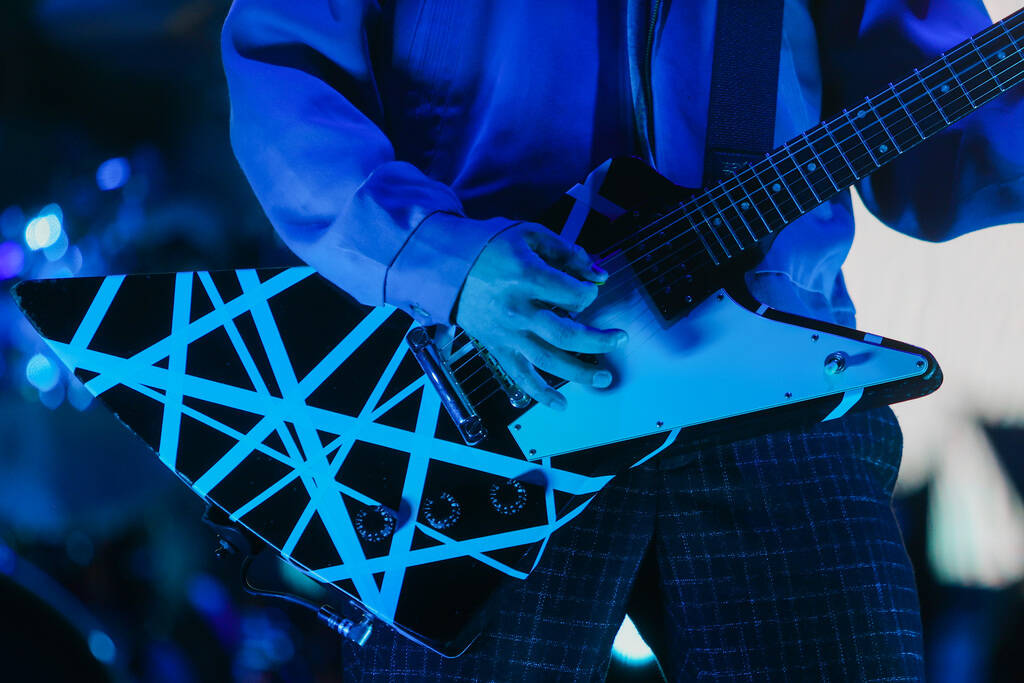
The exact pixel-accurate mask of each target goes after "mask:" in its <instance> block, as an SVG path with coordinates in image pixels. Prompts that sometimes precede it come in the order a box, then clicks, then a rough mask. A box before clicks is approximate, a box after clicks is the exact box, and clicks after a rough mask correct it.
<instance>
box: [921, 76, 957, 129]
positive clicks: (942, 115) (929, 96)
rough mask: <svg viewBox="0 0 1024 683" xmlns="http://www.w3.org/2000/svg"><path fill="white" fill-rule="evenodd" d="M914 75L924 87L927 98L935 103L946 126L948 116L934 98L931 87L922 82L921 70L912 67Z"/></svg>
mask: <svg viewBox="0 0 1024 683" xmlns="http://www.w3.org/2000/svg"><path fill="white" fill-rule="evenodd" d="M914 75H915V76H917V80H918V81H920V82H921V87H922V88H924V91H925V92H926V93H928V98H929V99H930V100H931V101H932V104H934V105H935V108H936V109H938V111H939V115H940V116H941V117H942V120H943V121H945V122H946V125H947V126H948V125H949V117H947V116H946V112H945V111H943V109H942V105H940V104H939V101H938V100H937V99H935V95H933V94H932V89H931V88H929V87H928V84H927V83H925V82H924V79H923V78H921V72H920V71H918V70H917V69H914Z"/></svg>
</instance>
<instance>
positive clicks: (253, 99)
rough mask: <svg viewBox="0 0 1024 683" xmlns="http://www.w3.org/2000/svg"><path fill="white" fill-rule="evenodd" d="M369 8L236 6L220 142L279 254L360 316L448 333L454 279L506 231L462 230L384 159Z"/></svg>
mask: <svg viewBox="0 0 1024 683" xmlns="http://www.w3.org/2000/svg"><path fill="white" fill-rule="evenodd" d="M378 14H379V8H378V6H377V2H376V1H375V0H345V1H344V2H341V1H338V0H236V2H235V3H234V4H233V6H232V8H231V11H230V12H229V13H228V17H227V20H226V22H225V25H224V29H223V32H222V36H221V49H222V55H223V60H224V70H225V73H226V76H227V82H228V91H229V95H230V99H231V144H232V147H233V148H234V151H235V155H236V156H237V158H238V161H239V163H240V165H241V167H242V170H243V171H244V172H245V174H246V177H247V178H248V180H249V183H250V184H251V185H252V187H253V190H254V191H255V193H256V196H257V198H258V199H259V201H260V203H261V205H262V206H263V209H264V211H265V212H266V213H267V216H268V217H269V219H270V221H271V223H272V224H273V225H274V227H275V229H276V230H277V231H278V233H279V234H280V235H281V237H282V239H283V240H284V242H285V243H286V244H287V245H288V247H289V248H290V249H291V250H292V251H293V252H295V254H296V255H297V256H298V257H299V258H301V259H302V260H303V261H305V262H306V263H308V264H309V265H311V266H312V267H314V268H315V269H316V270H318V271H319V272H320V273H321V274H322V275H323V276H324V277H326V278H327V279H328V280H330V281H331V282H333V283H334V284H336V285H338V286H339V287H341V288H342V289H344V290H345V291H346V292H348V293H349V294H351V295H352V296H354V297H355V298H356V299H358V300H359V301H360V302H362V303H364V304H370V305H374V306H379V305H381V304H383V303H385V302H386V303H389V304H392V305H395V306H398V307H400V308H403V309H405V310H406V311H408V312H410V313H412V314H413V315H414V316H415V317H416V318H417V319H418V320H420V322H423V323H425V324H426V323H442V324H447V323H450V322H451V318H452V315H453V311H452V309H453V306H454V304H455V302H456V299H457V297H458V295H459V292H460V289H461V286H462V283H463V282H464V281H465V278H466V275H467V273H468V271H469V269H470V268H471V266H472V265H473V262H474V261H475V260H476V258H477V256H478V255H479V253H480V252H481V251H482V250H483V248H484V246H485V245H486V244H487V242H488V241H489V240H490V239H491V238H492V237H493V236H494V235H496V234H497V233H498V232H500V231H501V230H503V229H504V228H506V227H508V226H510V225H511V224H512V223H513V221H511V220H507V219H502V218H495V219H490V220H472V219H469V218H467V217H466V216H465V215H464V213H463V209H462V204H461V202H460V201H459V199H458V197H457V196H456V195H455V193H454V192H453V190H452V189H451V188H450V187H448V186H447V185H445V184H443V183H441V182H438V181H435V180H433V179H431V178H429V177H427V176H426V175H425V174H424V173H422V172H421V171H420V170H419V169H418V168H416V167H415V166H413V165H412V164H409V163H407V162H403V161H400V160H398V159H396V158H395V151H394V148H393V146H392V144H391V142H390V141H389V140H388V137H387V135H386V134H385V133H384V132H383V130H382V129H381V121H382V120H383V112H382V106H381V102H380V97H379V95H378V90H377V85H376V82H375V79H374V75H373V71H372V68H371V61H370V41H369V38H368V35H369V32H368V26H371V25H372V22H373V21H374V20H375V19H376V17H377V15H378Z"/></svg>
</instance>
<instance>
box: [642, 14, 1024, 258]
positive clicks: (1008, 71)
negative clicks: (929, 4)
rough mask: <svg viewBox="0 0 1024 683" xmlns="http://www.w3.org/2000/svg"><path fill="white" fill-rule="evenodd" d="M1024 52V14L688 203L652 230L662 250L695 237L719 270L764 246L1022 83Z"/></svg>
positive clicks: (996, 25) (891, 86) (783, 147)
mask: <svg viewBox="0 0 1024 683" xmlns="http://www.w3.org/2000/svg"><path fill="white" fill-rule="evenodd" d="M1022 49H1024V10H1021V11H1018V12H1016V13H1014V14H1012V15H1010V16H1009V17H1007V18H1006V19H1004V20H1003V21H1000V22H998V23H996V24H994V25H992V26H990V27H988V28H987V29H985V30H983V31H981V32H980V33H978V34H977V35H975V36H973V37H972V38H969V39H968V40H966V41H964V42H963V43H960V44H959V45H957V46H956V47H954V48H952V49H951V50H949V51H947V52H945V53H943V54H942V55H941V56H940V57H939V58H938V59H936V60H934V61H933V62H931V63H930V64H928V65H927V66H925V67H923V68H921V69H917V70H915V71H914V73H913V74H911V75H910V76H908V77H907V78H904V79H903V80H901V81H899V82H898V83H890V84H889V86H888V87H886V88H885V89H884V90H882V91H881V92H879V93H876V94H874V95H872V96H870V97H866V98H865V99H864V100H863V101H862V102H860V103H859V104H858V105H856V106H854V107H851V108H850V109H847V110H843V112H842V113H841V114H839V115H838V116H836V117H834V118H832V119H830V120H828V121H824V122H822V123H819V124H818V125H816V126H814V127H813V128H811V129H810V130H808V131H806V132H805V133H803V134H802V135H800V136H798V137H796V138H794V139H792V140H790V141H789V142H787V143H786V144H785V145H783V146H782V147H780V148H778V149H776V150H775V151H773V152H771V153H769V154H767V155H766V156H765V157H764V159H762V160H760V161H757V162H755V163H752V164H750V165H749V166H747V167H745V168H744V169H742V170H741V171H739V172H738V173H737V174H735V175H733V176H731V177H730V178H728V179H727V180H725V181H723V182H722V183H720V184H719V185H717V186H715V187H712V188H710V189H707V190H705V191H703V192H701V193H698V194H697V195H695V196H693V197H692V198H690V199H688V200H687V201H686V202H685V203H684V204H682V205H681V206H680V207H679V208H678V209H676V210H675V211H672V212H670V213H669V214H667V215H665V216H663V217H662V218H661V219H659V221H656V222H655V223H654V224H651V225H650V226H648V228H653V229H656V230H658V231H659V232H661V233H662V234H663V237H662V238H661V239H657V240H656V241H657V242H658V251H659V252H661V253H662V254H666V253H668V252H671V251H673V250H675V249H678V247H677V246H675V245H676V244H678V242H679V240H680V238H684V239H686V237H685V236H690V237H689V239H686V241H687V242H692V243H693V244H694V245H698V242H699V247H700V248H702V249H703V251H704V252H705V253H706V254H707V256H708V257H710V259H711V260H712V261H713V262H714V264H715V265H719V264H721V263H724V262H727V261H730V260H732V259H733V258H734V257H735V256H738V255H740V254H742V253H744V252H746V251H747V250H749V249H752V248H754V247H756V246H757V245H758V244H759V243H760V242H761V241H763V240H764V239H765V238H767V237H769V236H771V235H774V234H776V233H777V232H779V231H780V230H782V229H783V228H784V227H785V226H787V225H789V224H790V223H792V222H793V221H794V220H796V219H797V218H799V217H800V216H802V215H803V214H805V213H807V212H808V211H810V210H811V209H813V208H815V207H816V206H818V205H820V204H822V203H823V202H825V201H827V200H828V199H830V198H832V197H833V196H835V195H836V194H838V193H839V192H841V191H843V190H845V189H846V188H847V187H849V186H850V185H852V184H853V183H855V182H857V181H858V180H860V179H861V178H863V177H865V176H867V175H869V174H870V173H872V172H874V171H876V170H878V169H879V168H881V167H882V166H884V165H885V164H887V163H889V162H890V161H892V160H894V159H895V158H896V157H898V156H899V155H901V154H902V153H904V152H906V151H907V150H909V149H911V148H913V147H915V146H917V145H918V144H920V143H921V142H923V141H925V140H927V139H928V138H929V137H931V136H932V135H935V134H936V133H938V132H939V131H941V130H943V129H945V128H946V127H948V126H949V125H951V124H953V123H955V122H957V121H959V120H960V119H962V118H964V117H965V116H967V115H968V114H970V113H971V112H973V111H974V110H975V109H977V108H978V107H980V106H981V105H983V104H985V103H986V102H988V101H990V100H992V99H994V98H996V97H997V96H999V95H1000V94H1001V93H1003V92H1004V91H1006V90H1007V89H1009V88H1011V87H1013V86H1014V85H1016V84H1017V83H1020V82H1021V81H1022V80H1024V53H1022ZM659 224H660V225H659ZM665 233H668V234H665ZM694 233H695V234H696V236H697V237H699V240H697V239H696V238H693V237H692V235H693V234H694ZM665 238H667V239H665ZM673 243H675V244H673ZM651 246H654V245H653V244H652V245H651Z"/></svg>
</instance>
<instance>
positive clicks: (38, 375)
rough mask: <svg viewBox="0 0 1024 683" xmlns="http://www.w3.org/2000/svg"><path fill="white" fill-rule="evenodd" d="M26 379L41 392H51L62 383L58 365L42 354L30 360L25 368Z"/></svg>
mask: <svg viewBox="0 0 1024 683" xmlns="http://www.w3.org/2000/svg"><path fill="white" fill-rule="evenodd" d="M25 377H26V378H27V379H28V383H29V384H31V385H32V386H34V387H35V388H36V389H38V390H39V391H44V392H45V391H50V390H51V389H53V388H54V387H55V386H57V382H59V381H60V370H59V369H58V368H57V364H56V363H54V362H53V361H52V360H50V359H49V358H47V357H46V356H44V355H43V354H41V353H37V354H36V355H34V356H32V357H31V358H29V359H28V365H26V366H25Z"/></svg>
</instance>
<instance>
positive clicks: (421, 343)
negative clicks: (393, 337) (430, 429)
mask: <svg viewBox="0 0 1024 683" xmlns="http://www.w3.org/2000/svg"><path fill="white" fill-rule="evenodd" d="M405 341H406V342H407V343H408V344H409V350H410V351H412V355H413V357H414V358H415V359H416V362H417V363H419V364H420V368H421V369H422V370H423V374H425V375H426V376H427V379H428V380H430V383H431V385H433V387H434V390H435V391H437V394H438V396H440V397H441V405H443V406H444V409H445V410H446V411H447V412H448V415H449V416H450V417H451V418H452V422H454V423H455V426H456V428H458V430H459V434H460V435H461V436H462V439H463V441H465V442H466V443H467V444H469V445H470V446H475V445H476V444H478V443H480V442H481V441H483V440H484V439H486V438H487V428H486V427H484V423H483V420H481V419H480V416H479V415H478V414H477V412H476V409H475V408H473V404H472V403H470V402H469V398H467V397H466V393H465V392H464V391H463V390H462V386H461V385H459V382H458V381H457V380H456V379H455V375H453V374H452V370H451V367H450V366H449V365H448V362H447V361H446V360H445V359H444V358H442V357H441V353H440V351H438V349H437V345H436V344H435V343H434V340H433V338H432V337H431V335H430V333H429V332H427V330H426V328H424V327H414V328H413V329H411V330H409V333H408V334H407V335H406V336H405Z"/></svg>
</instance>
